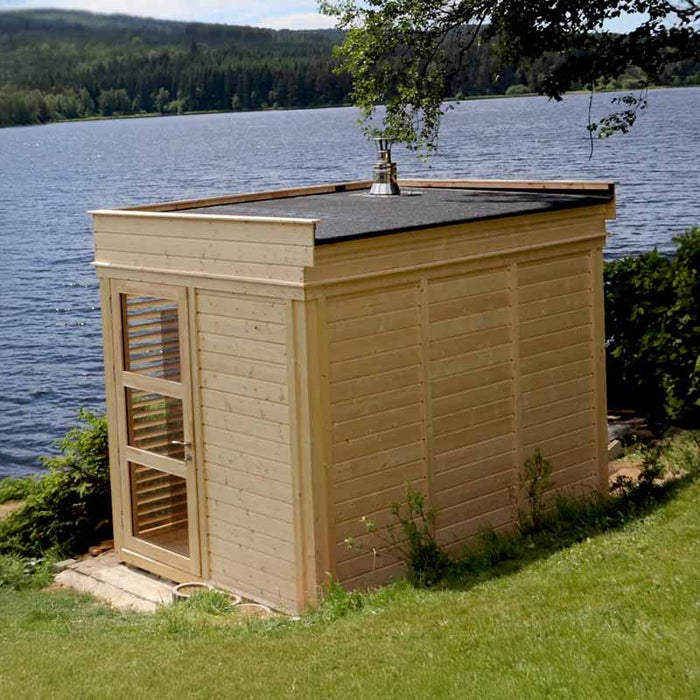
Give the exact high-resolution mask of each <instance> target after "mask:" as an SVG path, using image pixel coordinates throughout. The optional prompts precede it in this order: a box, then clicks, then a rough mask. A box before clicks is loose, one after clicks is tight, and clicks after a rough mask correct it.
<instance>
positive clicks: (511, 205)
mask: <svg viewBox="0 0 700 700" xmlns="http://www.w3.org/2000/svg"><path fill="white" fill-rule="evenodd" d="M609 200H610V196H609V195H607V194H599V193H596V194H587V193H586V194H581V193H576V194H571V193H566V194H563V193H558V192H542V191H538V192H534V191H498V190H465V189H447V188H410V189H404V190H403V192H402V194H401V196H399V197H370V196H368V194H367V190H358V191H354V192H333V193H330V194H311V195H302V196H299V197H288V198H284V199H268V200H264V201H258V202H241V203H237V204H224V205H219V206H212V207H198V208H196V209H188V210H187V213H188V214H225V215H228V216H270V217H282V218H294V219H319V220H320V223H319V224H318V226H317V227H316V245H322V244H324V243H337V242H340V241H347V240H352V239H357V238H369V237H374V236H382V235H386V234H390V233H399V232H402V231H414V230H416V229H421V228H428V227H436V226H449V225H451V224H460V223H465V222H469V221H484V220H487V219H499V218H504V217H510V216H517V215H518V214H534V213H538V212H548V211H555V210H558V209H570V208H574V207H584V206H590V205H595V204H603V203H605V202H607V201H609Z"/></svg>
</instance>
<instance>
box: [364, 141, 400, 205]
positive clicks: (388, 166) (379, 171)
mask: <svg viewBox="0 0 700 700" xmlns="http://www.w3.org/2000/svg"><path fill="white" fill-rule="evenodd" d="M374 140H375V142H376V144H377V149H378V150H379V160H378V161H377V162H376V163H375V165H374V181H373V182H372V189H370V191H369V193H370V195H371V196H373V197H393V196H395V195H399V194H401V190H400V189H399V185H398V182H397V181H396V163H394V162H392V160H391V139H385V138H376V139H374Z"/></svg>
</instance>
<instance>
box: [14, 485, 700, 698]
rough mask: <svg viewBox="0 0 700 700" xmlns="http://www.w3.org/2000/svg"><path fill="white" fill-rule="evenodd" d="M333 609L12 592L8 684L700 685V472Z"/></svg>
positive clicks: (74, 687) (666, 691) (396, 691)
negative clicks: (557, 530)
mask: <svg viewBox="0 0 700 700" xmlns="http://www.w3.org/2000/svg"><path fill="white" fill-rule="evenodd" d="M331 612H332V611H331ZM319 617H320V616H319V615H316V616H315V617H313V618H308V619H303V620H302V621H298V622H291V621H284V622H281V623H280V622H276V623H274V624H270V622H269V621H268V622H257V623H255V624H253V623H249V624H247V625H246V624H231V619H232V618H231V616H225V617H222V616H219V617H216V616H212V615H205V614H202V613H196V612H194V611H191V610H189V611H188V610H183V609H182V608H180V609H179V610H173V609H169V610H164V611H162V612H161V613H159V614H158V615H156V616H151V617H148V616H140V615H136V614H123V613H117V612H114V611H112V610H110V609H107V608H105V607H102V606H100V605H97V604H95V603H94V602H92V601H91V600H90V599H89V598H87V597H82V596H77V595H73V594H71V593H69V592H67V591H53V592H39V591H23V592H8V591H2V592H0V696H2V697H3V698H13V699H19V698H52V699H54V698H71V699H76V698H78V699H81V698H132V699H135V698H139V699H140V698H219V697H227V698H229V697H230V698H258V697H259V698H282V697H301V698H353V700H359V699H362V698H471V697H474V698H508V699H509V700H512V699H513V698H518V699H520V698H543V697H556V698H586V699H591V698H605V699H606V700H608V699H610V698H625V700H627V699H632V698H691V697H700V482H695V483H694V484H691V485H690V486H688V487H686V488H684V489H682V490H680V491H679V492H678V493H677V494H676V495H675V496H674V497H673V498H672V499H671V500H669V501H668V502H666V503H665V504H664V505H662V506H659V507H658V508H657V509H656V510H655V511H654V512H653V513H652V514H651V515H648V516H646V517H644V518H642V519H639V520H635V521H631V522H629V523H628V524H627V525H626V526H625V527H624V528H623V529H621V530H619V531H616V532H611V533H607V534H605V535H601V536H597V537H595V538H592V539H589V540H587V541H585V542H583V543H581V544H577V545H575V546H573V547H571V548H569V549H567V550H564V551H560V552H557V553H555V554H552V555H551V556H549V557H547V558H542V559H540V560H538V561H534V562H532V563H530V564H529V565H527V566H525V567H523V568H522V569H520V570H519V571H513V572H512V573H510V574H508V575H502V576H500V577H495V578H492V579H491V580H486V581H483V582H481V583H479V584H477V585H475V586H473V587H471V588H470V589H469V590H450V591H424V590H423V591H419V590H414V589H411V588H410V587H408V586H407V585H406V584H396V585H394V586H391V587H388V588H386V589H384V590H382V591H380V592H378V593H375V594H373V595H372V596H369V597H368V598H367V599H366V600H365V605H364V607H362V609H360V610H355V611H351V612H349V613H348V614H347V615H345V616H343V617H339V618H337V619H332V620H330V621H323V620H319ZM330 617H333V615H330Z"/></svg>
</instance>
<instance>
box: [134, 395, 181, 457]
mask: <svg viewBox="0 0 700 700" xmlns="http://www.w3.org/2000/svg"><path fill="white" fill-rule="evenodd" d="M126 402H127V415H128V426H129V444H130V445H131V446H132V447H137V448H139V449H141V450H148V451H149V452H155V453H157V454H160V455H164V456H166V457H172V458H173V459H181V460H182V459H184V458H185V454H184V447H183V445H182V444H178V443H183V442H184V440H185V437H184V423H183V415H182V401H181V400H180V399H173V398H171V397H169V396H162V395H160V394H148V393H146V392H143V391H139V390H138V389H131V388H127V390H126Z"/></svg>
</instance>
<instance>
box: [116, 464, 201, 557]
mask: <svg viewBox="0 0 700 700" xmlns="http://www.w3.org/2000/svg"><path fill="white" fill-rule="evenodd" d="M129 466H130V472H131V486H132V491H131V492H132V499H133V502H132V511H133V526H134V534H135V535H136V536H137V537H141V538H143V539H146V540H148V541H150V542H153V543H154V544H158V545H160V546H164V547H167V548H168V549H173V550H176V551H178V552H179V553H181V554H184V555H187V549H188V544H187V537H186V532H187V485H186V482H185V480H184V479H182V478H180V477H179V476H175V475H173V474H166V473H165V472H161V471H158V470H157V469H150V468H149V467H144V466H143V465H141V464H136V463H133V462H132V463H131V464H130V465H129ZM183 532H184V533H185V536H184V537H183V536H182V533H183Z"/></svg>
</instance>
